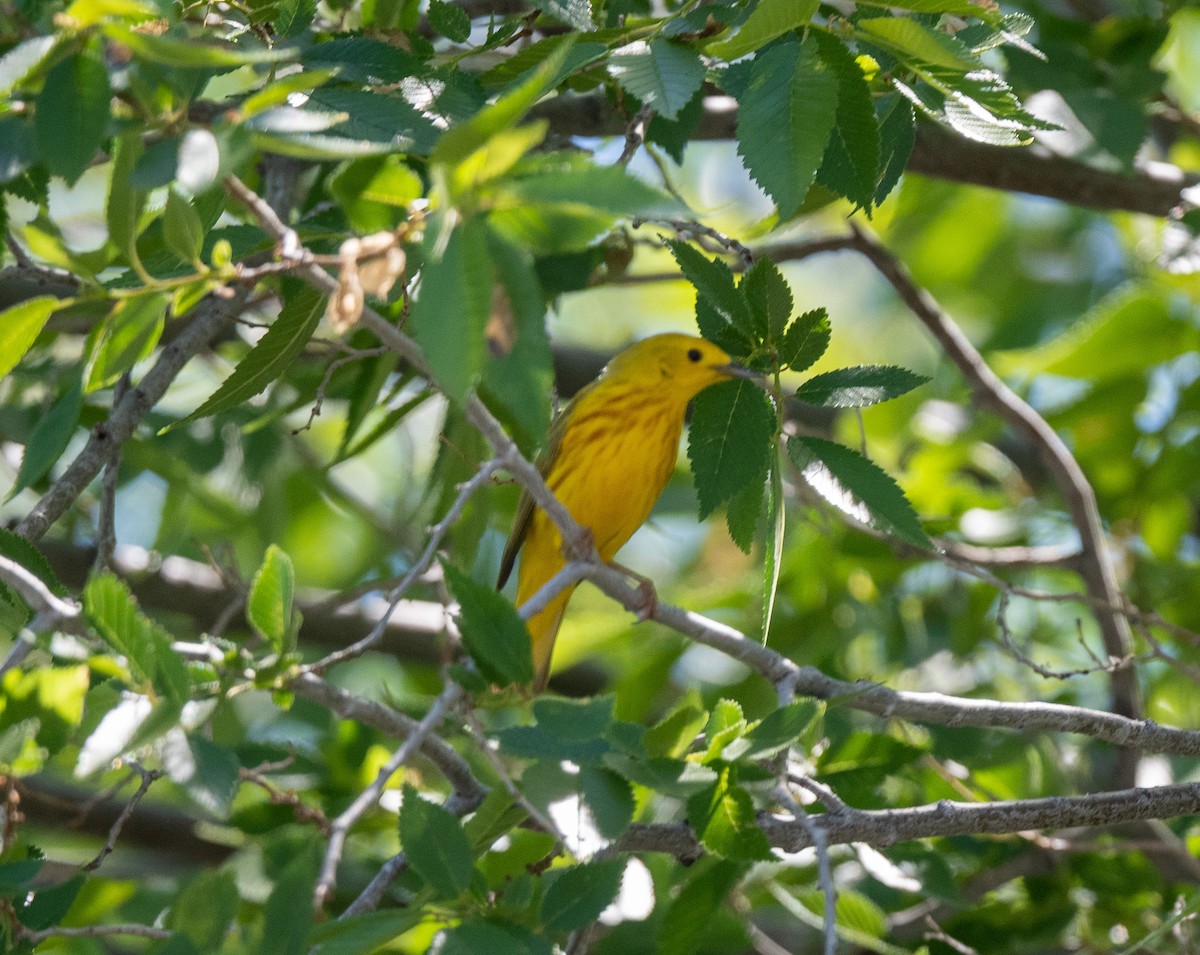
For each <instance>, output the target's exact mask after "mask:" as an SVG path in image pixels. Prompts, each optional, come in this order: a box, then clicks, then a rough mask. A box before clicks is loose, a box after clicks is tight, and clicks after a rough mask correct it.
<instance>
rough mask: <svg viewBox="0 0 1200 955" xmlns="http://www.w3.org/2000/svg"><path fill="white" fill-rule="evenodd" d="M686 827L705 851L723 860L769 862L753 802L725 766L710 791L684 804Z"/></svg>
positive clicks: (770, 857)
mask: <svg viewBox="0 0 1200 955" xmlns="http://www.w3.org/2000/svg"><path fill="white" fill-rule="evenodd" d="M687 817H688V824H689V825H690V826H691V827H692V830H693V831H694V832H695V833H696V838H698V839H699V840H700V842H701V844H702V845H703V846H704V848H706V849H707V850H708V851H710V852H712V853H714V854H716V855H719V856H721V857H722V858H723V859H733V860H736V861H739V862H758V861H762V860H766V859H772V858H774V856H772V855H771V848H770V846H769V845H768V844H767V837H766V836H764V835H763V833H762V830H761V829H759V828H758V826H757V825H756V824H755V815H754V802H753V800H751V798H750V794H749V793H748V792H746V790H745V789H743V788H742V787H741V786H739V785H737V782H736V774H735V771H734V769H733V767H732V766H726V767H725V768H724V769H722V770H721V771H720V772H719V773H718V776H717V781H716V783H714V784H713V785H712V786H711V787H710V788H708V789H706V790H704V791H702V792H699V793H697V794H696V795H695V796H693V797H692V798H691V799H689V800H688V804H687Z"/></svg>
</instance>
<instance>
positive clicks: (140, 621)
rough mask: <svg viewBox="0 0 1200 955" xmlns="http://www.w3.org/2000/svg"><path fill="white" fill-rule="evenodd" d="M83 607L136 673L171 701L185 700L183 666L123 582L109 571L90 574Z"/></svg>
mask: <svg viewBox="0 0 1200 955" xmlns="http://www.w3.org/2000/svg"><path fill="white" fill-rule="evenodd" d="M83 609H84V612H85V613H86V614H87V617H88V620H89V621H90V622H91V624H92V626H93V627H94V628H95V630H96V632H97V633H98V634H100V636H101V637H102V638H103V639H104V641H105V642H106V643H107V644H108V645H109V646H111V647H112V648H113V649H114V650H116V651H117V652H118V653H120V654H122V655H123V656H124V657H125V658H126V660H128V661H129V665H130V669H131V670H132V671H133V673H134V674H135V675H136V676H138V677H140V678H141V679H143V680H146V681H148V682H149V683H150V684H151V685H153V687H154V689H155V690H157V691H158V692H159V693H160V694H162V696H163V697H165V698H166V699H167V700H170V701H171V702H173V703H177V704H180V705H182V704H183V703H184V702H186V701H187V698H188V689H189V686H190V681H189V678H188V672H187V667H186V666H184V663H183V661H182V660H181V659H180V658H179V657H178V656H177V655H176V654H175V651H174V650H172V649H171V638H170V636H169V635H168V634H167V633H166V631H164V630H163V629H162V628H161V627H159V626H158V625H157V624H156V623H154V622H152V621H151V620H150V619H149V618H148V617H146V616H145V615H144V614H143V613H142V612H141V611H140V610H139V609H138V606H137V604H136V603H135V602H134V599H133V595H132V594H131V593H130V592H129V588H128V587H127V586H126V585H125V583H124V582H123V581H121V580H119V579H118V578H117V577H115V576H113V575H112V574H110V573H103V574H100V575H98V576H96V577H93V578H92V579H91V580H89V581H88V583H87V586H86V587H84V590H83Z"/></svg>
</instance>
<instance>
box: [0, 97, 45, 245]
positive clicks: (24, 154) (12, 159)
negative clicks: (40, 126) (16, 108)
mask: <svg viewBox="0 0 1200 955" xmlns="http://www.w3.org/2000/svg"><path fill="white" fill-rule="evenodd" d="M37 158H38V156H37V145H36V143H35V142H34V132H33V124H32V123H30V122H27V121H25V120H23V119H17V118H16V117H13V116H8V117H5V118H4V119H0V183H7V182H10V181H11V180H13V179H15V178H16V177H17V176H19V175H21V173H23V172H25V171H26V170H27V169H29V167H30V166H32V165H33V164H34V163H36V162H37ZM0 220H4V221H5V225H6V226H7V220H6V218H5V216H4V210H3V208H2V206H0Z"/></svg>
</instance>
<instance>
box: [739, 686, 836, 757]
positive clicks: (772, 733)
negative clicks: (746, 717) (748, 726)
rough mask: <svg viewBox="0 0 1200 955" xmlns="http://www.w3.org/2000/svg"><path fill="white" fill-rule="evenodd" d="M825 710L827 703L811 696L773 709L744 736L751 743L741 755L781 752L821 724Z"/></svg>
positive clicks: (767, 754) (757, 755) (756, 755)
mask: <svg viewBox="0 0 1200 955" xmlns="http://www.w3.org/2000/svg"><path fill="white" fill-rule="evenodd" d="M824 712H825V704H824V703H821V702H818V701H817V700H810V699H802V700H794V701H792V702H791V703H789V704H788V705H787V706H781V707H779V708H778V709H775V710H772V711H771V712H770V713H768V714H767V715H766V716H765V717H763V719H762V722H760V723H759V724H758V725H757V726H755V727H754V728H753V729H752V730H750V731H749V732H748V733H747V734H746V735H745V736H744V737H743V739H745V740H746V742H747V743H749V747H748V748H747V749H746V750H745V751H744V752H742V753H740V754H739V756H738V758H739V759H762V758H763V757H765V756H770V755H772V754H773V753H777V752H778V751H779V750H781V749H783V748H784V747H785V746H790V745H791V744H792V743H793V742H795V741H796V740H797V739H798V738H799V737H800V736H802V735H804V734H805V733H808V732H809V730H810V729H811V728H812V727H813V726H814V725H819V721H820V719H821V717H822V715H823V714H824Z"/></svg>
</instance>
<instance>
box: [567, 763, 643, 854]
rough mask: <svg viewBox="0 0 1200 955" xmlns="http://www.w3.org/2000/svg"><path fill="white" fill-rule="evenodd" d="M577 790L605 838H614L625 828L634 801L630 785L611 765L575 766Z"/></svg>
mask: <svg viewBox="0 0 1200 955" xmlns="http://www.w3.org/2000/svg"><path fill="white" fill-rule="evenodd" d="M579 794H580V796H581V797H582V798H583V802H584V803H585V804H586V805H587V807H588V808H589V809H590V810H591V811H592V818H593V819H594V820H595V822H596V828H597V829H598V830H599V831H600V835H602V836H604V838H605V839H617V838H619V837H620V836H622V835H623V834H624V833H625V830H627V829H628V828H629V824H630V823H631V822H632V821H633V813H634V809H635V808H636V804H635V802H634V798H633V789H632V787H631V786H630V785H629V782H628V781H627V780H626V779H625V778H624V777H622V776H619V775H618V774H617V773H615V772H613V771H612V770H611V769H604V768H601V767H596V766H583V767H581V768H580V770H579Z"/></svg>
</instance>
